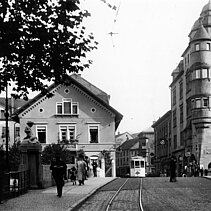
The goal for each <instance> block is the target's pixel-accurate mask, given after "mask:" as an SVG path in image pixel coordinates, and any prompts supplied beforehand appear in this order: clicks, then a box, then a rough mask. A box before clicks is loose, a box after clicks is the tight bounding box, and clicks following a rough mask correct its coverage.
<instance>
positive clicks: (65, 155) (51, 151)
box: [41, 144, 74, 165]
mask: <svg viewBox="0 0 211 211" xmlns="http://www.w3.org/2000/svg"><path fill="white" fill-rule="evenodd" d="M56 154H60V155H61V159H62V160H63V161H64V162H65V163H71V161H72V159H73V157H74V155H73V152H71V151H69V150H68V149H67V146H66V145H64V144H50V145H47V146H46V147H45V148H44V150H43V151H42V157H41V163H42V164H44V165H49V164H50V163H51V161H52V160H53V158H55V155H56Z"/></svg>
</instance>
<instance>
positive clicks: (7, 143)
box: [5, 81, 9, 169]
mask: <svg viewBox="0 0 211 211" xmlns="http://www.w3.org/2000/svg"><path fill="white" fill-rule="evenodd" d="M5 104H6V105H5V121H6V163H7V167H8V169H9V133H8V132H9V127H8V121H9V119H8V118H9V112H8V87H7V81H6V99H5Z"/></svg>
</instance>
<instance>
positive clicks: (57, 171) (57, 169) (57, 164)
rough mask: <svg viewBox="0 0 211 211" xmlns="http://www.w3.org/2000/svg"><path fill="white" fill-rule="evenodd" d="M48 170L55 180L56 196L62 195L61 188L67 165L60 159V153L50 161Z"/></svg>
mask: <svg viewBox="0 0 211 211" xmlns="http://www.w3.org/2000/svg"><path fill="white" fill-rule="evenodd" d="M50 170H52V176H53V178H54V180H55V182H56V187H57V194H58V195H57V196H58V197H61V196H62V188H63V186H64V177H65V176H66V171H67V165H66V164H65V163H64V162H63V161H62V160H61V158H60V155H59V154H56V156H55V160H54V161H52V162H51V166H50Z"/></svg>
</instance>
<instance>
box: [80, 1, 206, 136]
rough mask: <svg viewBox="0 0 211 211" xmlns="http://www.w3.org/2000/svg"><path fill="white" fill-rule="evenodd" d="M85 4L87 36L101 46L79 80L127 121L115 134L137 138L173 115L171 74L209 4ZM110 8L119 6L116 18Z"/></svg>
mask: <svg viewBox="0 0 211 211" xmlns="http://www.w3.org/2000/svg"><path fill="white" fill-rule="evenodd" d="M82 2H83V4H84V7H85V8H87V9H88V11H89V12H90V13H91V17H90V18H88V19H87V20H86V22H85V23H86V27H87V30H91V31H92V32H93V33H94V36H95V40H96V41H98V42H99V45H98V49H97V50H96V51H94V52H92V54H91V55H90V57H91V58H92V60H93V64H92V65H91V67H90V68H89V69H88V70H84V71H83V72H82V73H81V75H82V77H83V78H85V79H86V80H88V81H89V82H91V83H93V84H94V85H95V86H97V87H98V88H100V89H102V90H103V91H105V92H106V93H107V94H109V95H110V96H111V99H110V105H111V106H112V107H113V108H115V109H116V110H117V111H119V112H120V113H121V114H122V115H123V119H122V121H121V123H120V125H119V127H118V129H117V132H120V133H124V132H129V133H139V132H141V131H143V130H145V129H146V128H148V127H151V125H152V124H153V121H156V120H158V119H159V118H160V117H162V116H163V115H164V114H165V113H166V112H167V111H169V110H170V109H171V102H170V88H169V85H170V84H171V82H172V76H171V73H172V71H173V70H174V69H175V68H176V67H177V65H178V63H179V61H180V60H181V59H182V57H181V55H182V53H183V52H184V50H185V49H186V47H187V46H188V42H189V38H188V35H189V33H190V30H191V28H192V26H193V24H194V22H195V21H196V20H197V19H198V18H199V16H200V13H201V11H202V8H203V7H204V6H205V5H206V4H207V3H208V0H82ZM108 4H111V5H116V6H117V7H118V6H119V5H120V8H119V10H118V13H117V10H113V9H111V8H110V7H109V6H108ZM114 20H116V21H115V22H114ZM110 32H114V33H117V34H114V35H113V36H112V37H111V36H110V35H109V34H108V33H110Z"/></svg>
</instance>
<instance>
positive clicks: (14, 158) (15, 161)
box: [9, 141, 21, 171]
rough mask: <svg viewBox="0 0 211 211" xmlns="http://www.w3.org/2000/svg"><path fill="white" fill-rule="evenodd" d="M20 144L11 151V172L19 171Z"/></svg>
mask: <svg viewBox="0 0 211 211" xmlns="http://www.w3.org/2000/svg"><path fill="white" fill-rule="evenodd" d="M20 144H21V142H20V141H19V142H16V143H14V144H13V145H12V146H11V147H10V149H9V168H10V170H11V171H17V170H18V167H19V165H20Z"/></svg>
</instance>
